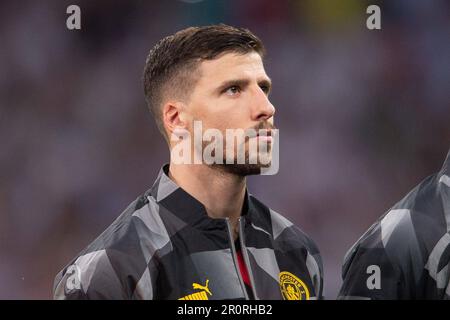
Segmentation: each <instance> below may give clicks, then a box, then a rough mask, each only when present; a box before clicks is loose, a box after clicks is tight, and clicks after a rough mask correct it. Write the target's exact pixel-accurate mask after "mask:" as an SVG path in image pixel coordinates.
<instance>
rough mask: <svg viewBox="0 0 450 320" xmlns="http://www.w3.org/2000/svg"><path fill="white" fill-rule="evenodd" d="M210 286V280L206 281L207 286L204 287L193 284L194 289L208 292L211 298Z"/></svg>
mask: <svg viewBox="0 0 450 320" xmlns="http://www.w3.org/2000/svg"><path fill="white" fill-rule="evenodd" d="M208 284H209V279H206V284H205V285H204V286H202V285H201V284H198V283H195V282H194V283H193V284H192V288H194V289H200V290H204V291H206V292H208V293H209V295H210V296H212V293H211V291H209V288H208Z"/></svg>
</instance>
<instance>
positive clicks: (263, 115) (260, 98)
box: [252, 87, 275, 121]
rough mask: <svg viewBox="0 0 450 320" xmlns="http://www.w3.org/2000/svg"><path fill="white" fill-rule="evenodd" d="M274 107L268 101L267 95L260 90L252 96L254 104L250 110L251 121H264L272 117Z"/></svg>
mask: <svg viewBox="0 0 450 320" xmlns="http://www.w3.org/2000/svg"><path fill="white" fill-rule="evenodd" d="M274 114H275V107H274V106H273V105H272V103H271V102H270V100H269V97H268V96H267V94H266V93H265V92H264V91H263V90H262V89H261V88H260V87H258V89H257V90H256V92H255V94H254V102H253V108H252V120H254V121H264V120H268V119H270V118H272V117H273V115H274Z"/></svg>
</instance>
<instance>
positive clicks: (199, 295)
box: [178, 279, 212, 300]
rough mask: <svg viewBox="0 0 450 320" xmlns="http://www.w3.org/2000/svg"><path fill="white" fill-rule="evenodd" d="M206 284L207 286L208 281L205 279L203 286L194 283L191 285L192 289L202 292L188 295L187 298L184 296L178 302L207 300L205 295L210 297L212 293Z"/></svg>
mask: <svg viewBox="0 0 450 320" xmlns="http://www.w3.org/2000/svg"><path fill="white" fill-rule="evenodd" d="M208 284H209V279H206V284H205V285H204V286H202V285H201V284H198V283H195V282H194V283H193V284H192V288H194V289H199V290H202V291H198V292H195V293H192V294H188V295H187V296H184V297H182V298H180V299H178V300H209V299H208V295H207V294H206V293H209V295H210V296H212V293H211V291H210V290H209V288H208Z"/></svg>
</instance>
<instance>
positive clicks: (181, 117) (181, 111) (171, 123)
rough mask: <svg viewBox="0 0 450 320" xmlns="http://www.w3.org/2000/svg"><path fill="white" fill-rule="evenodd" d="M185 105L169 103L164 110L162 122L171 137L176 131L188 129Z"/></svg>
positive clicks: (177, 102) (176, 102)
mask: <svg viewBox="0 0 450 320" xmlns="http://www.w3.org/2000/svg"><path fill="white" fill-rule="evenodd" d="M185 107H186V106H185V105H184V104H183V103H182V102H179V101H169V102H167V103H166V104H165V105H164V107H163V109H162V120H163V123H164V127H165V128H166V130H167V135H168V137H170V136H171V135H172V133H173V132H174V131H175V130H176V129H180V128H182V129H187V122H186V119H185V117H186V114H185Z"/></svg>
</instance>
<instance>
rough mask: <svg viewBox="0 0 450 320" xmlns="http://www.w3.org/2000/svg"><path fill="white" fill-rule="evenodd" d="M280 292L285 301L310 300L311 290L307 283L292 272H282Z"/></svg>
mask: <svg viewBox="0 0 450 320" xmlns="http://www.w3.org/2000/svg"><path fill="white" fill-rule="evenodd" d="M280 290H281V294H282V295H283V299H284V300H308V299H309V290H308V287H307V286H306V285H305V283H304V282H303V281H302V280H300V279H299V278H297V277H296V276H295V275H293V274H292V273H290V272H287V271H283V272H280Z"/></svg>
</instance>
